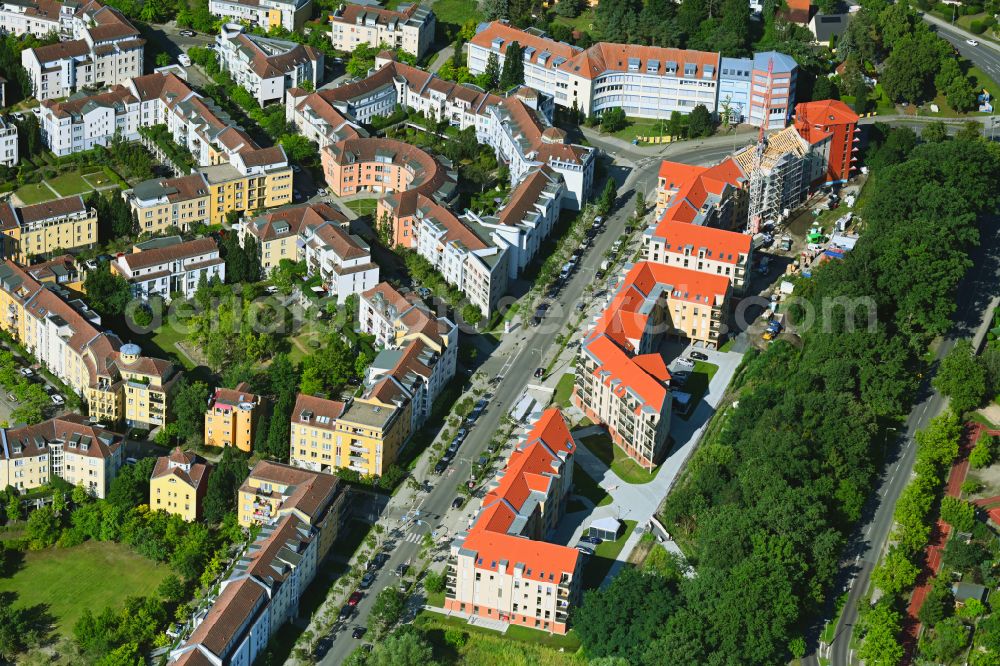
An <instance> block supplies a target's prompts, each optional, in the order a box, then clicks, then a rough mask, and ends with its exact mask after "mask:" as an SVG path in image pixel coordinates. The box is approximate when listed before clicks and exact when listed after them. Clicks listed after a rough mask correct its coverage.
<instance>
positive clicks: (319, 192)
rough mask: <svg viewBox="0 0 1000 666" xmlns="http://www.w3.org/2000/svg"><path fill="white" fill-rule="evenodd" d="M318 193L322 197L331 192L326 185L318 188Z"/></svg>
mask: <svg viewBox="0 0 1000 666" xmlns="http://www.w3.org/2000/svg"><path fill="white" fill-rule="evenodd" d="M316 194H318V195H319V196H321V197H325V196H326V195H328V194H329V192H328V191H327V189H326V188H325V187H321V188H319V189H318V190H316Z"/></svg>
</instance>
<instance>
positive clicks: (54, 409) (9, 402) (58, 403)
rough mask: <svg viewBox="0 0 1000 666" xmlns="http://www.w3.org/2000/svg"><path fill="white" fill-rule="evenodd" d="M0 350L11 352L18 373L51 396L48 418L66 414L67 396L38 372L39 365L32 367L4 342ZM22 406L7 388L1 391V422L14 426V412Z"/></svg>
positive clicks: (47, 410)
mask: <svg viewBox="0 0 1000 666" xmlns="http://www.w3.org/2000/svg"><path fill="white" fill-rule="evenodd" d="M0 348H2V349H4V350H6V351H9V352H11V353H12V354H13V355H14V361H15V363H16V365H17V368H18V372H19V373H20V375H21V376H22V377H24V378H25V379H27V380H28V381H30V382H33V383H36V384H39V385H41V386H42V388H44V389H45V392H46V393H48V394H49V396H50V399H51V401H52V402H51V404H50V406H49V407H48V408H47V409H46V410H45V416H46V418H51V417H53V416H57V415H59V414H61V413H65V412H66V409H65V396H63V395H62V394H61V393H60V392H59V390H58V388H57V387H56V386H54V385H53V384H52V383H51V382H49V381H48V380H47V379H46V378H45V377H44V376H43V375H42V374H41V373H40V372H38V367H37V365H35V366H32V365H31V364H30V362H29V361H28V360H27V359H25V358H24V357H22V356H21V355H20V354H19V353H18V352H17V351H16V350H13V349H11V348H10V346H9V345H8V344H7V343H6V342H4V341H0ZM20 404H21V401H20V400H18V399H17V396H15V395H14V394H13V392H11V391H10V390H8V389H6V388H3V389H0V421H3V422H6V423H8V424H10V425H13V423H12V416H11V415H12V414H13V412H14V410H16V409H17V408H18V407H19V406H20Z"/></svg>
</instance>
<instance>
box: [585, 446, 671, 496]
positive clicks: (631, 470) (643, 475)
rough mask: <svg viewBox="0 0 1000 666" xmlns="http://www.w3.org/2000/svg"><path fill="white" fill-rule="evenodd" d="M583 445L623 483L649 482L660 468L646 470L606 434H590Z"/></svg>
mask: <svg viewBox="0 0 1000 666" xmlns="http://www.w3.org/2000/svg"><path fill="white" fill-rule="evenodd" d="M581 441H582V442H583V445H584V446H586V447H587V448H588V449H589V450H590V452H591V453H593V454H594V455H595V456H597V457H598V458H599V459H600V461H601V462H603V463H604V464H605V465H607V466H608V467H610V468H611V471H612V472H614V473H615V474H617V475H618V478H620V479H621V480H622V481H624V482H625V483H632V484H640V483H649V482H650V481H652V480H653V479H655V478H656V475H657V474H658V473H659V471H660V468H659V467H657V468H656V469H654V470H652V471H647V470H646V469H645V468H643V467H642V466H641V465H639V463H637V462H635V461H634V460H632V459H631V458H629V457H628V454H627V453H625V452H624V451H622V449H621V448H620V447H617V446H615V445H614V443H613V442H612V441H611V437H610V436H609V435H606V434H600V435H590V436H589V437H584V438H583V439H582V440H581Z"/></svg>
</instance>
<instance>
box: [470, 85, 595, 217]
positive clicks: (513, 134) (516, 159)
mask: <svg viewBox="0 0 1000 666" xmlns="http://www.w3.org/2000/svg"><path fill="white" fill-rule="evenodd" d="M531 98H532V95H531V93H530V92H529V91H528V90H526V89H522V90H519V91H518V93H517V94H516V95H513V96H511V97H508V98H506V99H504V100H503V101H502V102H500V103H499V104H496V105H493V106H490V107H489V108H488V109H487V111H486V113H487V115H488V116H489V122H488V123H486V125H485V128H484V129H485V134H483V135H482V136H481V137H480V141H482V142H483V143H486V144H487V145H489V146H490V147H491V148H493V150H495V151H496V156H497V160H498V161H501V162H504V163H505V164H507V167H508V169H509V170H510V182H511V185H512V186H513V185H517V184H518V183H520V182H521V181H522V180H524V179H525V178H527V177H528V175H529V174H530V173H532V172H533V171H535V170H536V169H539V168H541V167H543V166H547V167H549V168H550V169H551V170H552V171H554V172H555V173H557V174H559V175H560V176H562V179H563V182H564V183H565V190H564V192H563V197H562V206H563V207H565V208H569V209H570V210H580V209H581V208H582V207H583V204H584V202H585V201H586V200H587V199H588V197H589V196H590V190H591V186H592V185H593V182H594V163H595V162H596V161H597V159H596V153H595V152H594V149H593V148H589V147H586V146H578V145H575V144H569V143H566V132H565V131H563V130H561V129H559V128H557V127H552V126H550V125H549V124H548V121H547V119H545V117H544V116H543V115H542V114H541V113H539V112H538V111H537V109H535V108H533V107H532V106H531V105H530V104H529V103H527V102H526V101H525V100H526V99H528V100H529V101H530V100H531Z"/></svg>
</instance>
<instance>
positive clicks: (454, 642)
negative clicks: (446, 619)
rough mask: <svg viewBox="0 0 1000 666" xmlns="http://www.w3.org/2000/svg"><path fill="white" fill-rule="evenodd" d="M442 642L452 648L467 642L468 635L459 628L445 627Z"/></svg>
mask: <svg viewBox="0 0 1000 666" xmlns="http://www.w3.org/2000/svg"><path fill="white" fill-rule="evenodd" d="M444 642H445V643H446V644H448V645H450V646H452V647H454V648H461V647H463V646H464V645H465V644H466V643H468V642H469V635H468V634H467V633H465V632H464V631H462V630H461V629H446V630H445V632H444Z"/></svg>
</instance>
